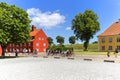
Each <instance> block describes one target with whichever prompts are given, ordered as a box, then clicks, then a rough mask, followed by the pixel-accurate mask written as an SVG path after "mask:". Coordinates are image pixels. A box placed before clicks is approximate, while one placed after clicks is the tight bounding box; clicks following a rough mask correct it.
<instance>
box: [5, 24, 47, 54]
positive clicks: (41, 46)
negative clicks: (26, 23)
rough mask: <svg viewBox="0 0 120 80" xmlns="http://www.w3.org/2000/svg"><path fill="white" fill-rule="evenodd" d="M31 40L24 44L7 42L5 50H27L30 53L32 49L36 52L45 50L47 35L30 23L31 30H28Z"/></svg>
mask: <svg viewBox="0 0 120 80" xmlns="http://www.w3.org/2000/svg"><path fill="white" fill-rule="evenodd" d="M30 36H31V41H30V42H28V43H25V44H20V45H15V44H9V45H8V46H7V49H6V52H14V51H15V50H17V51H18V52H27V53H32V52H33V51H34V50H37V51H38V52H45V51H46V48H48V41H47V36H46V34H45V33H44V32H43V30H42V29H36V26H35V25H32V30H31V32H30Z"/></svg>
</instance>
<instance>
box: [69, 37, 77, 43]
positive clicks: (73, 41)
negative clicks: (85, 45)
mask: <svg viewBox="0 0 120 80" xmlns="http://www.w3.org/2000/svg"><path fill="white" fill-rule="evenodd" d="M75 40H76V38H75V36H70V37H69V43H71V44H75Z"/></svg>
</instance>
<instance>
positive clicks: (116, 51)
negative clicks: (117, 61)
mask: <svg viewBox="0 0 120 80" xmlns="http://www.w3.org/2000/svg"><path fill="white" fill-rule="evenodd" d="M114 54H115V57H116V58H117V55H118V49H117V48H116V49H115V52H114Z"/></svg>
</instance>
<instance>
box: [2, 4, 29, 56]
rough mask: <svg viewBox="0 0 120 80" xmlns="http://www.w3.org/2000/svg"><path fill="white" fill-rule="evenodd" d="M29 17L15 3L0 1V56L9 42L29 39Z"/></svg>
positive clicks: (16, 42)
mask: <svg viewBox="0 0 120 80" xmlns="http://www.w3.org/2000/svg"><path fill="white" fill-rule="evenodd" d="M30 22H31V21H30V19H29V17H28V14H27V12H26V11H24V10H23V9H20V8H18V7H16V6H15V5H8V4H6V3H3V2H1V3H0V45H1V47H2V56H5V49H6V48H7V46H8V45H9V44H11V43H13V44H20V43H26V42H28V41H30Z"/></svg>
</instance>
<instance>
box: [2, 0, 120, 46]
mask: <svg viewBox="0 0 120 80" xmlns="http://www.w3.org/2000/svg"><path fill="white" fill-rule="evenodd" d="M0 2H6V3H8V4H11V5H13V4H14V5H16V6H18V7H20V8H22V9H24V10H25V11H27V12H28V14H29V17H30V19H31V20H32V23H31V25H32V24H34V25H36V27H37V29H40V28H42V29H43V30H44V32H45V33H46V35H47V36H48V37H52V38H53V39H54V43H56V39H55V38H56V36H58V35H60V36H63V37H64V38H65V44H68V43H69V41H68V38H69V37H70V36H73V35H74V33H73V31H72V30H71V29H70V28H71V25H72V24H71V21H72V19H73V18H74V17H75V15H77V14H78V13H83V12H84V11H85V10H87V9H89V10H92V11H94V12H95V13H96V14H97V15H98V17H99V19H98V21H99V22H100V28H101V30H100V31H99V32H97V33H96V34H95V35H94V38H93V39H91V40H90V42H94V41H97V36H98V35H99V34H101V33H102V32H103V31H104V30H105V29H107V28H108V27H109V26H110V25H111V24H112V23H113V22H116V21H118V19H119V18H120V0H0ZM77 43H82V42H81V41H80V40H78V41H77Z"/></svg>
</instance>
